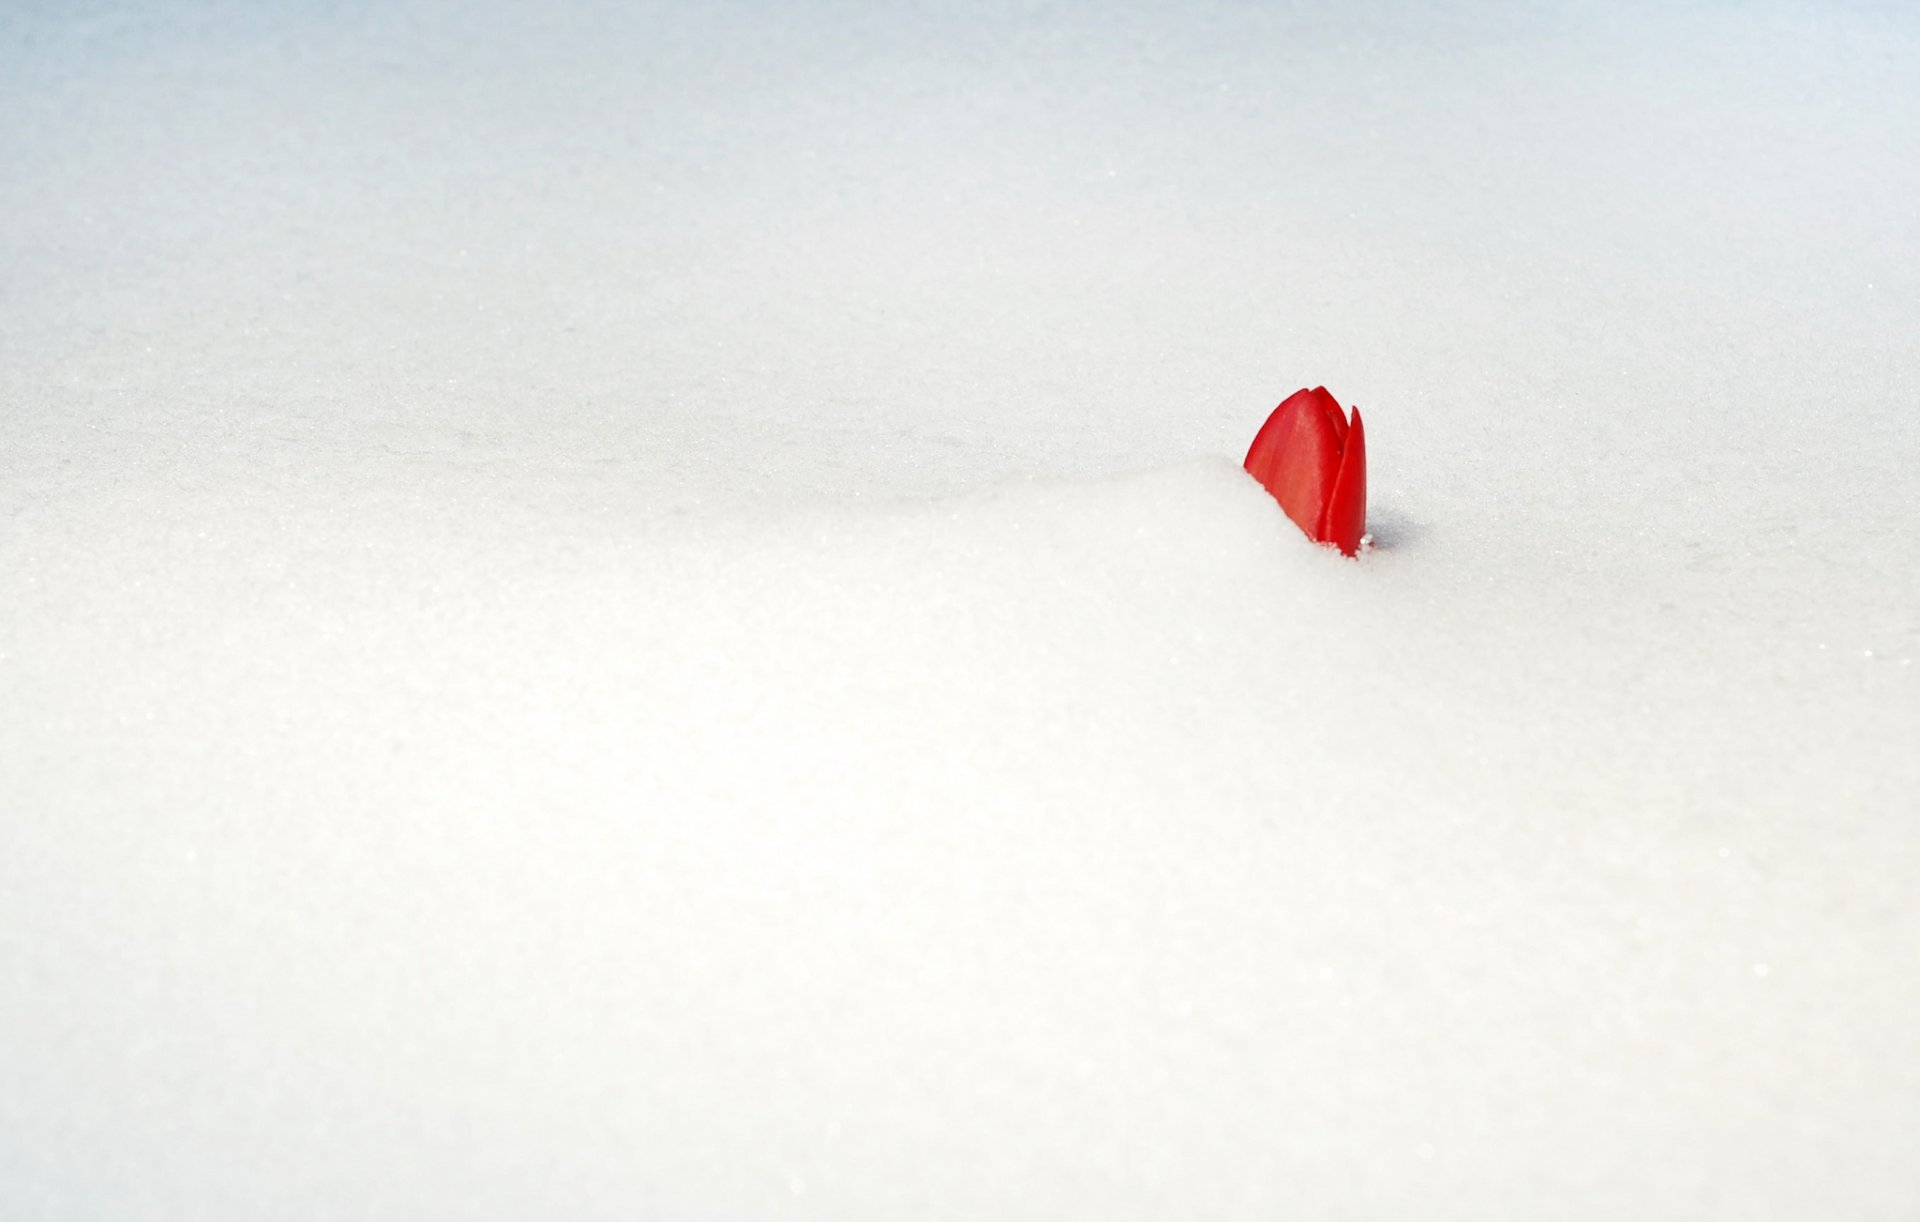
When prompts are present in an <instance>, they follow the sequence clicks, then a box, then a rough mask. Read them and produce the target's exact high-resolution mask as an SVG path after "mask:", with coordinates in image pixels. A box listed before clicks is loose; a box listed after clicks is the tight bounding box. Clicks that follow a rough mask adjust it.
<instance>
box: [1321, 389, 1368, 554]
mask: <svg viewBox="0 0 1920 1222" xmlns="http://www.w3.org/2000/svg"><path fill="white" fill-rule="evenodd" d="M1366 533H1367V430H1366V427H1365V426H1364V425H1362V424H1361V423H1360V409H1359V408H1357V407H1356V408H1354V409H1353V427H1352V428H1351V429H1349V430H1348V432H1347V444H1346V448H1345V449H1344V450H1342V451H1341V454H1340V469H1339V471H1337V472H1336V473H1335V474H1334V477H1333V491H1332V493H1331V494H1330V495H1329V496H1328V497H1327V516H1326V520H1325V521H1324V522H1323V523H1322V526H1321V531H1320V535H1319V538H1320V539H1321V540H1323V541H1325V542H1328V543H1331V544H1333V545H1334V546H1335V547H1338V548H1339V549H1340V550H1341V551H1343V552H1345V553H1346V554H1347V555H1349V556H1351V555H1353V554H1354V553H1355V552H1357V551H1359V550H1360V538H1361V536H1363V535H1365V534H1366Z"/></svg>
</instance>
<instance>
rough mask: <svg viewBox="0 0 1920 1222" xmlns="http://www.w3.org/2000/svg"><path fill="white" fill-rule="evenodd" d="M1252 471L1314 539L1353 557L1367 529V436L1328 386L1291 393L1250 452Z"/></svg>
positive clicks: (1248, 464)
mask: <svg viewBox="0 0 1920 1222" xmlns="http://www.w3.org/2000/svg"><path fill="white" fill-rule="evenodd" d="M1246 468H1247V472H1248V474H1250V475H1252V476H1253V478H1255V479H1257V480H1259V481H1260V483H1261V486H1262V487H1264V488H1266V490H1267V491H1268V492H1271V493H1272V494H1273V499H1274V500H1276V501H1279V502H1280V508H1282V509H1284V510H1286V511H1287V516H1288V517H1290V518H1292V519H1293V521H1294V524H1295V525H1297V526H1299V528H1300V529H1301V530H1304V531H1306V532H1307V537H1308V538H1309V539H1312V540H1313V541H1314V542H1315V543H1331V544H1333V545H1334V546H1335V547H1337V548H1339V549H1340V550H1341V551H1342V552H1344V553H1346V554H1347V555H1349V556H1351V555H1353V554H1354V553H1355V552H1357V551H1359V550H1360V536H1362V535H1364V534H1365V533H1366V530H1367V438H1366V433H1365V432H1364V431H1363V430H1362V428H1361V426H1360V412H1359V411H1358V409H1356V410H1355V411H1354V413H1353V423H1352V424H1348V423H1347V415H1346V413H1345V412H1344V411H1342V410H1341V408H1340V404H1339V403H1338V402H1336V401H1335V400H1334V397H1333V396H1332V395H1330V394H1328V393H1327V388H1326V387H1324V386H1316V387H1314V388H1313V389H1312V390H1303V391H1300V392H1298V393H1296V394H1293V395H1290V396H1288V398H1287V400H1286V402H1284V403H1282V404H1281V405H1280V406H1279V407H1276V408H1274V409H1273V414H1272V415H1271V416H1268V417H1267V422H1266V423H1265V424H1263V425H1261V426H1260V432H1259V433H1257V434H1256V435H1255V436H1254V439H1253V448H1252V449H1250V450H1248V451H1247V462H1246Z"/></svg>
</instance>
